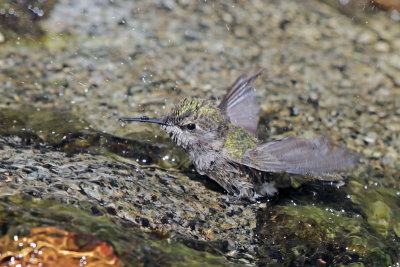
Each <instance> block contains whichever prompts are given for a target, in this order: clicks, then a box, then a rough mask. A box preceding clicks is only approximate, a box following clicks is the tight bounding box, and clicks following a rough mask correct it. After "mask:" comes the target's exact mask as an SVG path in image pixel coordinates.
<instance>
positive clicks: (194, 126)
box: [186, 123, 196, 131]
mask: <svg viewBox="0 0 400 267" xmlns="http://www.w3.org/2000/svg"><path fill="white" fill-rule="evenodd" d="M186 128H187V129H188V130H191V131H192V130H194V129H196V124H194V123H188V124H187V125H186Z"/></svg>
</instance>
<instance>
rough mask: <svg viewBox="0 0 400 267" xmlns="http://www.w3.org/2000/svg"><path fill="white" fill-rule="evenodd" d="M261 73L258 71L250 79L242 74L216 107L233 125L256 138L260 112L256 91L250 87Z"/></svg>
mask: <svg viewBox="0 0 400 267" xmlns="http://www.w3.org/2000/svg"><path fill="white" fill-rule="evenodd" d="M261 73H262V71H259V72H257V73H256V74H254V75H253V76H251V77H250V78H249V77H248V76H247V74H246V73H244V74H242V75H241V76H240V77H239V78H237V79H236V81H235V82H234V83H233V84H232V86H231V87H230V88H229V90H228V92H227V93H226V95H225V96H224V98H223V99H222V101H221V103H220V104H219V106H218V107H219V108H220V110H221V112H222V113H223V114H226V115H227V116H228V117H229V119H230V121H231V123H232V124H233V125H236V126H239V127H242V128H244V129H245V130H247V131H248V132H249V133H250V134H251V135H252V136H256V130H257V126H258V120H259V117H258V112H259V110H260V108H259V106H258V103H257V100H256V91H255V89H254V88H253V87H252V85H253V83H254V81H255V80H257V78H258V77H259V76H260V75H261Z"/></svg>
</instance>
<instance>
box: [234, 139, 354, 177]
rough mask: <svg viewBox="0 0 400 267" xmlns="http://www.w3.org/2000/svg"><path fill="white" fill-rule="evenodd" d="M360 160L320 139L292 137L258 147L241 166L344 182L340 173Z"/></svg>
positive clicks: (247, 153) (244, 155) (244, 156)
mask: <svg viewBox="0 0 400 267" xmlns="http://www.w3.org/2000/svg"><path fill="white" fill-rule="evenodd" d="M358 161H359V156H358V155H357V154H355V153H353V152H351V151H350V150H348V149H346V148H343V147H339V146H335V145H334V144H332V143H331V141H330V140H329V139H328V138H326V137H323V136H321V137H316V138H314V139H309V140H304V139H300V138H296V137H289V138H284V139H281V140H278V141H274V142H270V143H264V144H261V145H258V146H257V147H255V148H253V149H250V150H248V151H246V152H245V153H244V154H243V157H242V162H241V163H242V164H244V165H246V166H248V167H251V168H254V169H257V170H260V171H266V172H279V173H282V172H286V173H291V174H300V175H310V176H315V177H316V178H318V179H321V180H327V181H334V180H341V179H343V178H342V176H341V175H340V174H338V173H337V172H338V171H340V170H343V169H346V168H350V167H353V166H355V165H356V164H357V163H358Z"/></svg>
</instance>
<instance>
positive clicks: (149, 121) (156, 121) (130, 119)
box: [119, 116, 167, 125]
mask: <svg viewBox="0 0 400 267" xmlns="http://www.w3.org/2000/svg"><path fill="white" fill-rule="evenodd" d="M119 121H123V122H131V121H137V122H147V123H157V124H160V125H167V123H165V122H164V121H163V120H160V119H151V118H149V117H146V116H143V117H140V118H120V119H119Z"/></svg>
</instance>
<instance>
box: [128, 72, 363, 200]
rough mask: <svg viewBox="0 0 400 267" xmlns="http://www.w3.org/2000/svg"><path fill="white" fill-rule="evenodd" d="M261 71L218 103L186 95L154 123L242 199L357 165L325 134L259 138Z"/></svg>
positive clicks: (334, 177) (336, 176)
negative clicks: (257, 86) (256, 86)
mask: <svg viewBox="0 0 400 267" xmlns="http://www.w3.org/2000/svg"><path fill="white" fill-rule="evenodd" d="M260 74H261V72H257V73H256V74H254V75H252V76H250V77H248V76H247V75H246V74H243V75H241V76H240V77H239V78H238V79H237V80H236V81H235V82H234V83H233V85H232V86H231V87H230V88H229V90H228V92H227V94H226V95H225V97H224V98H223V99H222V101H221V102H220V104H219V105H217V104H216V103H214V102H213V101H210V100H204V99H197V98H184V99H183V100H181V101H180V102H179V103H178V104H177V105H176V106H174V107H173V108H172V109H171V111H170V112H169V113H168V114H167V115H166V116H165V117H164V118H163V119H162V120H156V119H154V121H151V122H156V123H157V121H159V122H158V123H159V124H160V125H161V127H162V128H163V129H164V130H165V131H166V132H167V133H168V134H169V135H170V137H171V138H172V139H173V140H174V142H175V143H176V144H177V145H179V146H182V147H183V148H184V150H185V151H186V152H187V153H188V154H189V157H190V159H191V160H192V161H193V164H194V165H195V167H196V169H197V171H198V172H199V173H200V174H204V175H207V176H209V177H210V178H211V179H213V180H215V181H216V182H217V183H219V184H220V185H221V186H222V187H223V188H225V189H226V190H227V191H228V192H229V193H232V194H234V195H236V196H238V197H239V198H247V199H250V200H254V199H255V196H257V195H270V194H274V193H275V192H276V188H275V186H278V187H285V186H291V185H295V184H294V183H291V181H295V183H296V185H298V184H299V181H300V183H301V179H300V180H299V179H298V177H299V176H300V177H301V176H302V177H304V179H302V180H303V181H305V182H306V181H309V180H312V179H320V180H326V181H340V180H342V179H343V175H341V173H340V171H342V170H343V169H346V168H351V167H353V166H355V165H356V164H357V162H358V160H359V157H358V155H357V154H355V153H353V152H352V151H350V150H348V149H346V148H344V147H341V146H337V145H334V144H333V143H332V142H331V141H330V140H329V139H328V138H327V137H322V136H321V137H316V138H313V139H302V138H297V137H288V138H284V139H281V140H277V141H273V142H268V143H263V142H261V141H260V140H258V139H257V138H256V137H255V136H256V129H257V126H258V121H259V116H258V112H259V106H258V103H257V101H256V93H255V89H254V88H253V83H254V81H255V80H256V79H257V78H258V77H259V76H260ZM123 120H125V121H130V120H129V119H123ZM131 120H133V121H142V122H146V120H142V119H131ZM147 120H149V119H147ZM150 120H152V119H150ZM273 173H277V174H287V175H276V176H274V175H271V174H273ZM291 176H293V179H292V178H291ZM283 177H285V178H283ZM288 177H289V179H287V178H288Z"/></svg>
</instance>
